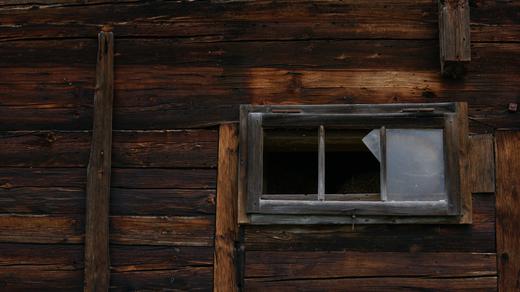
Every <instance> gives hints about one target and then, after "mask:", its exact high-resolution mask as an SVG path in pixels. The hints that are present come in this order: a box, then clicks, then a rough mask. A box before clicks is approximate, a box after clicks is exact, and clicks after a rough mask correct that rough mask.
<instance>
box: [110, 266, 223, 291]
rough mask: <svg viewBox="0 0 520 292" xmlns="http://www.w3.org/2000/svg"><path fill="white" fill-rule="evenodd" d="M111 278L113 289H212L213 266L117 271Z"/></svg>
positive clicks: (111, 288)
mask: <svg viewBox="0 0 520 292" xmlns="http://www.w3.org/2000/svg"><path fill="white" fill-rule="evenodd" d="M110 278H111V282H110V290H111V291H129V290H159V291H160V290H174V291H175V290H177V291H211V286H212V285H211V283H212V280H213V267H207V266H201V267H199V266H192V267H186V268H182V269H177V270H142V271H129V272H115V273H112V274H111V277H110Z"/></svg>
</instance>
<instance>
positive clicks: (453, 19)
mask: <svg viewBox="0 0 520 292" xmlns="http://www.w3.org/2000/svg"><path fill="white" fill-rule="evenodd" d="M438 2H439V47H440V60H441V73H442V75H443V76H448V77H452V78H460V77H462V76H463V75H464V73H465V72H464V71H465V69H464V63H465V62H469V61H470V60H471V41H470V19H469V10H470V6H469V1H468V0H439V1H438Z"/></svg>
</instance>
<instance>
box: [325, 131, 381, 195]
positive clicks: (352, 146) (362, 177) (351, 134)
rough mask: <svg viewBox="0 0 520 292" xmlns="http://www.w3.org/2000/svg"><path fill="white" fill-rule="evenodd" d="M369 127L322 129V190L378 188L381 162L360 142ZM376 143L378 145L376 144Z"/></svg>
mask: <svg viewBox="0 0 520 292" xmlns="http://www.w3.org/2000/svg"><path fill="white" fill-rule="evenodd" d="M369 131H370V130H339V129H326V130H325V192H326V193H327V194H366V193H379V192H380V187H379V184H380V164H379V161H378V159H377V158H376V156H375V155H374V154H373V153H371V152H370V150H369V148H367V146H365V144H363V140H362V139H363V137H364V136H366V135H367V133H368V132H369ZM378 147H379V145H378Z"/></svg>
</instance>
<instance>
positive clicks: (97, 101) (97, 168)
mask: <svg viewBox="0 0 520 292" xmlns="http://www.w3.org/2000/svg"><path fill="white" fill-rule="evenodd" d="M98 46H99V47H98V56H97V68H96V89H95V96H94V126H93V132H92V146H91V150H90V160H89V163H88V168H87V201H86V221H85V280H84V281H85V288H84V289H85V291H107V290H108V287H109V277H110V270H109V254H108V212H109V195H110V168H111V154H112V150H111V149H112V104H113V99H114V37H113V35H112V32H100V33H99V35H98Z"/></svg>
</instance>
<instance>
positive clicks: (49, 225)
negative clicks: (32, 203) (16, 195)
mask: <svg viewBox="0 0 520 292" xmlns="http://www.w3.org/2000/svg"><path fill="white" fill-rule="evenodd" d="M83 234H84V225H83V218H81V217H79V216H74V217H73V216H49V215H9V214H2V215H0V241H2V242H19V243H81V242H83Z"/></svg>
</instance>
